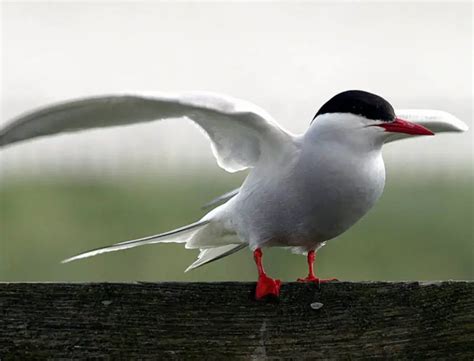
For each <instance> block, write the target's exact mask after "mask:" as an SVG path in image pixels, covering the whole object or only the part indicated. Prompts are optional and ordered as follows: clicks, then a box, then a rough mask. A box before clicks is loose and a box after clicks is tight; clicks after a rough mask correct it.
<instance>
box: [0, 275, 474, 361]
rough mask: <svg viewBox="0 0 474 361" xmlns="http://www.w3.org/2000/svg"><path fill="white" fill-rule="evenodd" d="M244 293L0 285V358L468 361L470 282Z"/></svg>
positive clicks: (472, 318)
mask: <svg viewBox="0 0 474 361" xmlns="http://www.w3.org/2000/svg"><path fill="white" fill-rule="evenodd" d="M253 288H254V284H251V283H156V284H155V283H135V284H112V283H98V284H52V283H51V284H48V283H42V284H41V283H40V284H38V283H32V284H28V283H3V284H0V359H2V360H8V359H22V360H25V359H45V358H53V359H56V358H67V359H70V358H106V359H117V358H121V359H146V358H155V359H183V358H199V359H264V358H280V357H281V358H326V359H327V358H331V359H340V358H342V359H349V358H368V357H383V358H396V359H420V358H442V359H445V358H450V359H457V360H459V359H468V360H472V359H473V358H474V312H473V310H474V297H473V296H474V283H472V282H439V283H425V284H423V283H418V282H408V283H388V282H374V283H350V282H340V283H333V284H324V285H322V286H321V287H320V288H319V289H318V287H317V286H315V285H306V284H296V283H289V284H284V285H283V287H282V295H281V299H280V301H279V302H278V303H270V302H256V301H254V300H253V299H252V292H253ZM314 302H320V303H322V304H323V306H322V307H321V308H320V309H318V310H314V309H312V308H311V307H310V304H311V303H314Z"/></svg>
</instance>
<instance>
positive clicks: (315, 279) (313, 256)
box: [298, 251, 338, 284]
mask: <svg viewBox="0 0 474 361" xmlns="http://www.w3.org/2000/svg"><path fill="white" fill-rule="evenodd" d="M315 260H316V252H315V251H309V252H308V268H309V273H308V276H306V277H305V278H298V282H306V283H309V282H314V283H317V284H320V283H327V282H332V281H338V279H337V278H318V277H316V276H315V275H314V268H313V266H314V261H315Z"/></svg>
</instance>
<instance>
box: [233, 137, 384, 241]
mask: <svg viewBox="0 0 474 361" xmlns="http://www.w3.org/2000/svg"><path fill="white" fill-rule="evenodd" d="M384 183H385V168H384V163H383V159H382V155H381V151H380V149H378V150H374V151H373V152H369V153H367V152H362V153H357V152H350V151H348V149H347V148H345V147H344V146H333V145H330V146H329V145H328V144H325V143H324V142H314V143H309V144H305V145H302V147H301V149H300V151H299V153H298V154H297V155H295V157H293V159H292V160H291V161H288V160H287V161H286V163H282V164H280V165H279V166H278V167H271V168H270V167H268V168H267V169H263V168H262V169H258V170H255V171H254V172H253V173H252V174H251V175H250V176H249V178H248V179H247V180H246V182H245V183H244V186H243V188H242V190H241V192H240V194H239V195H238V196H237V197H236V198H235V200H234V201H233V202H232V203H233V205H232V208H233V212H232V213H233V214H234V220H233V223H234V225H235V227H236V230H237V233H238V234H239V236H240V237H241V238H243V239H244V240H245V241H248V242H249V243H250V245H251V246H253V247H257V246H293V247H295V246H296V247H303V248H306V249H312V248H315V246H316V245H317V244H319V243H321V242H324V241H326V240H329V239H331V238H334V237H336V236H338V235H339V234H341V233H343V232H344V231H346V230H347V229H348V228H349V227H351V226H352V225H353V224H354V223H356V222H357V221H358V220H359V219H360V218H361V217H362V216H364V215H365V214H366V213H367V211H368V210H369V209H370V208H372V206H373V205H374V204H375V202H376V201H377V199H378V198H379V197H380V195H381V193H382V191H383V187H384Z"/></svg>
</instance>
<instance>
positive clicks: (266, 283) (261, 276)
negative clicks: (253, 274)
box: [253, 248, 281, 300]
mask: <svg viewBox="0 0 474 361" xmlns="http://www.w3.org/2000/svg"><path fill="white" fill-rule="evenodd" d="M253 256H254V259H255V263H256V264H257V269H258V281H257V288H256V289H255V298H256V299H257V300H261V299H263V298H265V297H267V296H273V297H276V298H278V296H279V295H280V285H281V281H280V280H274V279H273V278H270V277H268V276H267V274H266V273H265V270H264V269H263V264H262V257H263V253H262V250H261V249H260V248H257V249H256V250H255V251H254V252H253Z"/></svg>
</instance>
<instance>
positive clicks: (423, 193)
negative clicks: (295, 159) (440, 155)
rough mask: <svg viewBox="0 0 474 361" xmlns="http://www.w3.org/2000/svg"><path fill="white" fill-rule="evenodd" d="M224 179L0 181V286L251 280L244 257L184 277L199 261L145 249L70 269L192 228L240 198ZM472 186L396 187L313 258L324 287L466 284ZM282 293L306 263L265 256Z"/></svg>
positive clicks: (424, 182)
mask: <svg viewBox="0 0 474 361" xmlns="http://www.w3.org/2000/svg"><path fill="white" fill-rule="evenodd" d="M243 176H244V175H243V174H238V175H227V174H225V173H224V172H220V173H216V174H213V176H212V177H211V176H209V177H203V176H199V175H197V174H194V175H190V174H187V175H183V176H178V175H175V176H167V177H159V176H158V177H156V178H147V179H140V178H137V179H135V178H134V179H131V178H130V179H126V178H122V180H121V181H117V180H113V179H112V178H109V179H106V180H102V181H98V180H97V179H92V178H86V177H84V178H81V177H78V178H74V179H73V178H72V177H64V178H46V177H45V178H33V179H32V178H24V179H20V178H6V179H3V181H2V185H1V188H0V206H1V212H0V216H1V243H0V244H1V247H2V250H1V253H0V257H1V258H0V278H1V279H2V280H3V281H135V280H144V281H220V280H241V281H246V280H254V279H255V276H256V272H255V267H254V264H253V261H252V257H251V254H250V252H249V251H248V250H243V251H241V252H239V253H238V254H235V255H233V256H230V257H228V258H225V259H223V260H220V261H217V262H215V263H212V264H210V265H208V266H205V267H202V268H199V269H197V270H194V271H191V272H188V273H184V272H183V271H184V269H185V268H186V267H187V266H188V265H189V264H190V263H191V262H192V261H193V260H194V258H195V257H196V256H197V251H194V250H185V249H184V247H183V246H182V245H175V244H163V245H149V246H144V247H139V248H136V249H131V250H127V251H123V252H116V253H110V254H106V255H100V256H97V257H93V258H90V259H86V260H81V261H77V262H73V263H69V264H60V261H61V260H62V259H64V258H67V257H69V256H71V255H74V254H76V253H79V252H82V251H85V250H88V249H91V248H96V247H100V246H105V245H108V244H111V243H115V242H117V241H123V240H127V239H132V238H137V237H142V236H146V235H150V234H154V233H158V232H162V231H166V230H169V229H171V228H174V227H178V226H181V225H184V224H187V223H190V222H192V221H194V220H196V219H198V218H200V217H201V216H202V215H203V214H204V211H202V210H201V209H200V206H201V205H202V204H204V203H206V202H207V201H209V200H210V199H212V198H213V197H215V196H217V195H220V194H221V193H223V192H225V191H227V190H230V189H233V188H234V187H236V186H238V185H239V184H240V182H241V180H242V179H243ZM472 194H473V188H472V177H470V176H464V177H458V179H457V180H456V181H454V180H453V179H452V178H448V177H447V178H445V179H443V177H439V176H438V177H407V176H405V177H403V178H400V177H394V176H392V177H391V176H390V174H388V182H387V185H386V188H385V193H384V195H383V197H382V199H381V201H380V202H379V203H378V204H377V206H376V207H375V208H374V209H373V210H372V211H371V212H370V213H369V214H368V215H367V216H366V217H365V218H364V219H363V220H362V221H360V222H359V223H358V224H357V225H356V226H355V227H353V228H352V229H351V230H349V231H348V232H347V233H345V234H344V235H342V236H341V237H339V238H337V239H335V240H332V241H330V242H328V244H327V245H326V247H324V248H323V249H322V250H320V252H319V255H318V259H317V270H318V274H319V276H321V277H337V278H339V279H340V280H413V279H418V280H445V279H472V278H473V276H474V272H473V263H472V260H473V225H472V216H473V209H472V204H473V198H472ZM265 264H266V268H267V270H268V271H269V273H270V274H271V275H273V276H276V277H279V278H281V279H283V280H285V281H292V280H295V279H296V278H297V277H300V276H303V275H305V273H306V263H305V258H304V257H302V256H299V255H294V254H291V253H290V252H288V251H285V250H281V249H271V250H269V251H267V252H266V253H265Z"/></svg>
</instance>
